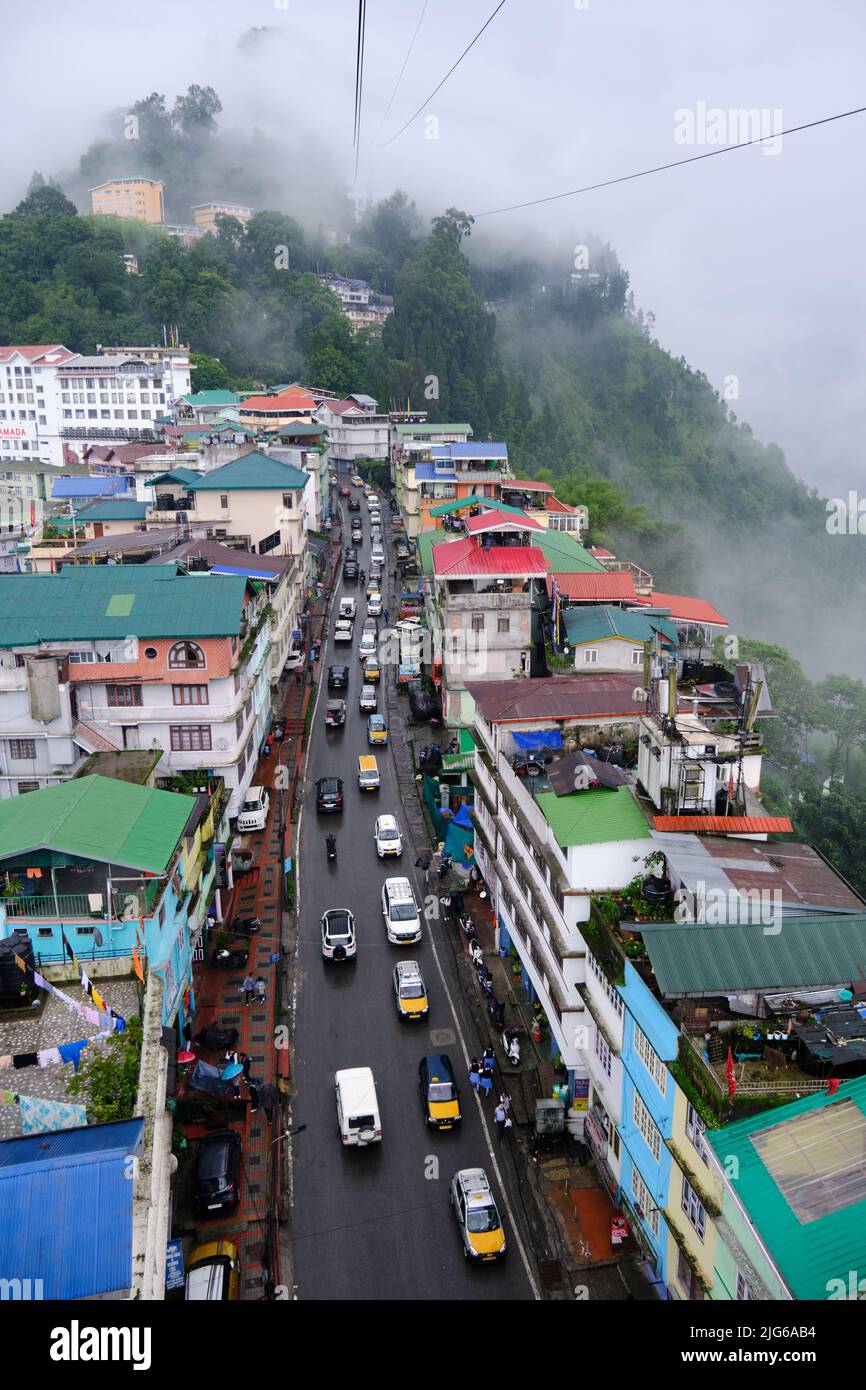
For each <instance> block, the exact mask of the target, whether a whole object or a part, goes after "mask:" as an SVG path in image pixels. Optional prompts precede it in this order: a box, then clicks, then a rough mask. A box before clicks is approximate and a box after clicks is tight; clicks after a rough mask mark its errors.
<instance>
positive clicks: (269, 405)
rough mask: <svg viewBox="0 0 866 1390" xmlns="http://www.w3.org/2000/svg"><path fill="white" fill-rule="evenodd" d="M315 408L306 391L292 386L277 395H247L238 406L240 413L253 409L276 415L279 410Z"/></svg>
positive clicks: (311, 409)
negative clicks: (297, 389)
mask: <svg viewBox="0 0 866 1390" xmlns="http://www.w3.org/2000/svg"><path fill="white" fill-rule="evenodd" d="M315 409H316V402H315V401H314V400H313V397H312V396H308V395H307V393H306V391H296V390H295V389H294V388H292V389H291V390H289V391H281V392H280V394H279V395H278V396H248V397H247V399H246V400H245V401H241V404H240V406H239V410H240V413H241V414H242V415H243V414H244V413H245V412H246V411H254V412H255V413H256V414H259V415H262V414H264V413H265V411H268V412H270V413H272V414H275V415H278V414H279V413H280V411H281V410H282V411H286V410H303V411H306V412H307V413H309V412H311V411H313V410H315Z"/></svg>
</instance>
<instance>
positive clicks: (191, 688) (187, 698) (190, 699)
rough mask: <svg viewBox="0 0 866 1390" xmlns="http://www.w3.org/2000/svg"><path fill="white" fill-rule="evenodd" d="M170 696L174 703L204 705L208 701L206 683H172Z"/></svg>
mask: <svg viewBox="0 0 866 1390" xmlns="http://www.w3.org/2000/svg"><path fill="white" fill-rule="evenodd" d="M171 698H172V700H173V701H174V703H175V704H176V705H206V704H208V703H209V701H208V693H207V686H206V685H173V686H172V687H171Z"/></svg>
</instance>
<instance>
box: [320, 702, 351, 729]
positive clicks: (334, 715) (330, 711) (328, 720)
mask: <svg viewBox="0 0 866 1390" xmlns="http://www.w3.org/2000/svg"><path fill="white" fill-rule="evenodd" d="M345 722H346V701H345V700H329V701H328V703H327V705H326V706H325V724H326V725H327V726H328V728H329V729H340V728H342V726H343V725H344V724H345Z"/></svg>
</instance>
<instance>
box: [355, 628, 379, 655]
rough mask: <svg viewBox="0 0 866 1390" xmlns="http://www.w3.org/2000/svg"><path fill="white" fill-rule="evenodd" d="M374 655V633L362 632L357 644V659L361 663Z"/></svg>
mask: <svg viewBox="0 0 866 1390" xmlns="http://www.w3.org/2000/svg"><path fill="white" fill-rule="evenodd" d="M375 655H376V634H375V632H364V633H362V634H361V640H360V642H359V643H358V657H359V660H361V661H366V660H367V658H368V657H370V656H375Z"/></svg>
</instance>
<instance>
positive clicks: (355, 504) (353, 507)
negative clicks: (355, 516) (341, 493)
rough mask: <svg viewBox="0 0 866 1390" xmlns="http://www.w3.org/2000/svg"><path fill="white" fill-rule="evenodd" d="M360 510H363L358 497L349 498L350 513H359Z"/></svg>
mask: <svg viewBox="0 0 866 1390" xmlns="http://www.w3.org/2000/svg"><path fill="white" fill-rule="evenodd" d="M360 510H361V503H360V502H359V501H358V499H357V497H350V498H349V511H350V512H359V511H360Z"/></svg>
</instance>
